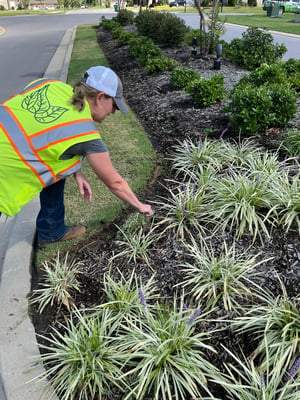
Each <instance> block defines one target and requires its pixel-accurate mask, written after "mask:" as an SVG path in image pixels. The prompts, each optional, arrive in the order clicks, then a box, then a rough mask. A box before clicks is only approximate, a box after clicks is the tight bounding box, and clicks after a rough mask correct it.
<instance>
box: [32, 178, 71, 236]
mask: <svg viewBox="0 0 300 400" xmlns="http://www.w3.org/2000/svg"><path fill="white" fill-rule="evenodd" d="M64 187H65V179H62V180H60V181H58V182H56V183H54V184H53V185H51V186H48V187H46V188H45V189H43V190H42V191H41V193H40V202H41V209H40V212H39V214H38V216H37V220H36V230H37V241H38V242H45V243H51V242H56V241H57V240H59V239H61V238H62V237H63V236H64V235H65V234H66V233H67V231H68V228H67V227H66V225H65V222H64V221H65V206H64Z"/></svg>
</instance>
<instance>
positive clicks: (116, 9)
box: [114, 4, 120, 12]
mask: <svg viewBox="0 0 300 400" xmlns="http://www.w3.org/2000/svg"><path fill="white" fill-rule="evenodd" d="M114 9H115V12H118V11H119V9H120V7H119V4H114Z"/></svg>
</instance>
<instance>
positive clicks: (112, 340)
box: [39, 308, 128, 400]
mask: <svg viewBox="0 0 300 400" xmlns="http://www.w3.org/2000/svg"><path fill="white" fill-rule="evenodd" d="M118 325H119V321H118V315H116V314H115V313H113V311H112V310H110V309H109V308H102V309H100V310H97V312H94V313H85V312H80V311H74V312H73V314H71V317H70V319H68V320H67V321H66V323H65V324H60V325H59V326H58V327H57V328H53V329H52V333H51V335H50V337H49V336H47V337H44V336H43V335H41V336H40V338H41V339H43V340H45V344H41V345H40V348H41V350H42V352H43V353H42V360H43V363H44V366H45V367H46V370H45V372H44V374H43V375H42V376H41V377H39V378H44V379H45V378H48V379H50V381H51V382H52V386H53V388H54V389H55V391H56V393H57V394H58V395H59V396H60V398H62V399H64V400H73V399H75V398H78V399H79V400H90V399H96V398H97V399H99V400H102V399H103V400H104V399H107V396H109V395H110V394H111V391H112V390H116V389H117V390H119V391H121V392H123V391H124V390H126V386H127V384H126V381H125V380H124V379H122V377H121V375H122V372H121V371H122V366H123V365H124V362H125V361H126V359H127V358H128V354H126V352H124V351H122V348H120V346H119V339H118V338H117V337H115V331H116V329H117V327H118ZM76 396H79V397H76Z"/></svg>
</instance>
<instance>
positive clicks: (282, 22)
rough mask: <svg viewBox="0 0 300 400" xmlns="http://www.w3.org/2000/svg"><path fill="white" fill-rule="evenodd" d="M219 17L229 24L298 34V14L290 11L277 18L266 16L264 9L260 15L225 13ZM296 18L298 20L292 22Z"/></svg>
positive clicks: (299, 25)
mask: <svg viewBox="0 0 300 400" xmlns="http://www.w3.org/2000/svg"><path fill="white" fill-rule="evenodd" d="M219 18H220V20H221V21H224V22H227V23H231V24H237V25H244V26H254V27H257V28H265V29H268V30H271V31H278V32H286V33H292V34H296V35H300V16H299V15H296V14H292V13H284V14H283V15H281V16H280V17H278V18H277V17H276V18H271V17H267V12H266V11H264V14H260V15H259V14H254V15H243V14H241V15H226V16H220V17H219ZM296 20H298V21H299V22H298V23H293V22H292V21H296Z"/></svg>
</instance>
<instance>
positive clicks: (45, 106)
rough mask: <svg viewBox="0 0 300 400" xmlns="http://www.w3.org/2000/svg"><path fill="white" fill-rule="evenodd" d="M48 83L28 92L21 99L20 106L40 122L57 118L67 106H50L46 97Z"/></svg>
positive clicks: (49, 121)
mask: <svg viewBox="0 0 300 400" xmlns="http://www.w3.org/2000/svg"><path fill="white" fill-rule="evenodd" d="M48 88H49V85H45V86H44V87H42V88H41V89H39V90H35V91H34V92H33V93H30V94H29V95H28V96H26V97H25V99H24V100H23V101H22V108H23V109H24V110H28V111H29V112H31V113H32V114H34V118H35V120H36V121H37V122H39V123H41V124H50V123H52V122H54V121H56V120H57V119H59V118H60V117H61V116H62V115H63V114H64V113H65V112H66V111H68V109H67V108H64V107H60V106H51V104H50V101H49V99H48V97H47V91H48Z"/></svg>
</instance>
